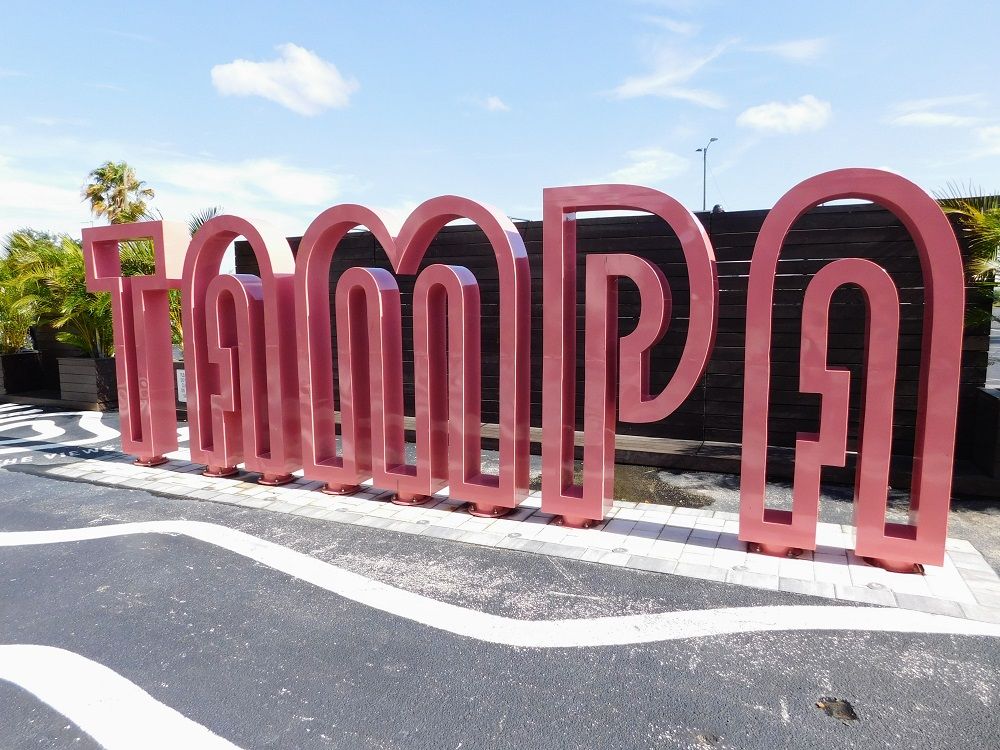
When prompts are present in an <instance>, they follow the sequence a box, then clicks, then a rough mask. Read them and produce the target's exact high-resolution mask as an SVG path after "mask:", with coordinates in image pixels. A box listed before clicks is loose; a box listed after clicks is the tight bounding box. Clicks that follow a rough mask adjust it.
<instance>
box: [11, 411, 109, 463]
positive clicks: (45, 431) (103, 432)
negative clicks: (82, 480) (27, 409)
mask: <svg viewBox="0 0 1000 750" xmlns="http://www.w3.org/2000/svg"><path fill="white" fill-rule="evenodd" d="M19 416H20V415H19ZM46 416H47V417H52V418H56V417H79V418H80V420H79V425H78V426H79V427H80V428H81V429H84V430H86V431H87V432H89V433H90V434H91V435H92V437H86V438H80V439H78V440H67V441H65V442H59V443H33V441H36V440H52V439H53V438H56V437H59V436H60V435H63V434H65V432H66V431H65V430H64V429H62V428H60V427H57V426H56V425H55V422H54V421H53V419H30V420H24V421H21V422H14V423H11V422H8V423H5V424H4V425H3V427H2V428H0V429H3V430H9V429H13V428H15V427H31V428H32V429H34V430H35V431H36V433H38V435H37V436H36V437H26V438H10V439H8V440H2V441H0V445H18V446H20V447H16V448H0V455H9V454H12V453H27V452H29V451H46V450H60V449H62V448H67V447H72V446H77V445H90V444H91V443H100V442H104V441H107V440H115V439H116V438H118V437H119V436H120V434H121V433H119V432H118V430H116V429H114V428H113V427H109V426H108V425H106V424H104V422H103V412H99V411H63V412H47V413H46ZM24 443H33V444H29V445H24Z"/></svg>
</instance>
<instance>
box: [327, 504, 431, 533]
mask: <svg viewBox="0 0 1000 750" xmlns="http://www.w3.org/2000/svg"><path fill="white" fill-rule="evenodd" d="M326 513H327V515H326V516H325V518H333V519H336V518H337V511H335V510H327V511H326ZM386 528H387V529H388V530H389V531H398V532H400V533H401V534H413V535H418V534H423V533H424V532H425V531H427V524H419V523H411V522H410V521H396V520H394V521H393V523H391V524H390V525H388V526H386Z"/></svg>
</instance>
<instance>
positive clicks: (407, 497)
mask: <svg viewBox="0 0 1000 750" xmlns="http://www.w3.org/2000/svg"><path fill="white" fill-rule="evenodd" d="M430 499H431V498H430V496H429V495H415V494H413V493H412V492H397V493H396V494H395V495H393V496H392V497H391V498H389V501H390V502H391V503H392V504H393V505H423V504H424V503H426V502H427V501H428V500H430Z"/></svg>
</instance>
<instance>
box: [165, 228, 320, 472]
mask: <svg viewBox="0 0 1000 750" xmlns="http://www.w3.org/2000/svg"><path fill="white" fill-rule="evenodd" d="M238 237H243V238H245V239H246V240H247V242H248V243H249V244H250V247H251V249H252V250H253V252H254V255H255V256H256V258H257V263H258V265H259V268H260V271H261V275H260V278H257V277H255V276H234V275H220V274H219V266H220V264H221V262H222V257H223V254H224V253H225V251H226V248H227V247H229V245H230V243H232V242H233V241H234V240H235V239H237V238H238ZM294 271H295V266H294V260H293V258H292V251H291V248H290V247H289V246H288V242H287V241H286V240H285V238H284V237H282V236H281V235H279V234H277V233H275V232H273V231H270V230H265V229H260V228H258V227H256V226H254V225H253V224H251V223H250V222H248V221H246V220H245V219H241V218H239V217H236V216H217V217H215V218H213V219H210V220H209V221H207V222H205V224H204V225H202V227H201V229H200V230H199V231H198V234H197V235H195V237H194V239H193V240H192V241H191V245H190V247H189V249H188V254H187V257H186V258H185V261H184V285H183V299H182V303H183V325H184V365H185V369H186V370H187V382H188V421H189V423H190V427H191V460H192V461H195V462H197V463H203V464H208V465H213V466H234V465H235V464H236V463H237V462H238V460H239V459H242V461H243V462H244V463H245V464H246V468H247V470H249V471H255V472H260V473H262V474H271V475H281V474H287V473H289V472H292V471H294V470H296V469H298V468H299V467H300V465H301V458H300V452H301V451H300V429H299V411H298V398H297V396H298V393H297V391H298V378H297V372H296V361H295V348H296V345H297V341H296V337H295V335H294V332H293V331H292V330H290V329H289V321H292V320H294V315H295V306H294V302H293V299H292V291H293V273H294Z"/></svg>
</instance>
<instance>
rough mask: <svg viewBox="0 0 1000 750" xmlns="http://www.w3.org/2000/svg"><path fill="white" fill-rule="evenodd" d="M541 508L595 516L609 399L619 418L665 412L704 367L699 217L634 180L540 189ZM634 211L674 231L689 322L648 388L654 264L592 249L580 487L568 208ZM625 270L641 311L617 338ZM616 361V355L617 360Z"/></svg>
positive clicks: (704, 280)
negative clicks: (665, 371)
mask: <svg viewBox="0 0 1000 750" xmlns="http://www.w3.org/2000/svg"><path fill="white" fill-rule="evenodd" d="M543 195H544V199H543V202H544V216H543V219H544V224H543V256H544V257H543V292H544V297H545V308H544V313H543V314H544V317H545V319H544V336H545V343H544V351H543V370H542V379H543V385H542V509H543V510H544V511H546V512H548V513H553V514H556V515H561V516H562V517H563V520H564V523H566V524H567V525H571V526H583V525H587V524H588V523H590V522H592V521H599V520H601V519H602V518H603V517H604V514H605V513H606V512H607V511H608V509H609V508H610V507H611V502H612V493H613V489H614V436H615V406H616V403H617V406H618V412H619V417H620V418H621V420H622V421H626V422H654V421H657V420H659V419H663V418H665V417H667V416H669V415H670V414H671V413H673V412H674V411H675V410H676V409H677V407H678V406H680V405H681V404H682V403H683V402H684V400H685V399H686V398H687V397H688V395H689V394H690V393H691V390H692V389H693V388H694V387H695V385H697V383H698V381H699V379H700V378H701V376H702V374H703V373H704V371H705V367H706V366H707V364H708V358H709V356H710V354H711V351H712V348H713V346H714V343H715V330H716V322H717V317H718V277H717V275H716V270H715V252H714V251H713V249H712V244H711V242H710V240H709V239H708V235H707V234H706V233H705V230H704V228H703V227H702V225H701V223H700V222H699V221H698V219H697V218H696V217H695V216H694V214H692V213H691V212H690V211H688V210H687V209H686V208H684V207H683V206H682V205H681V204H680V203H678V202H677V201H676V200H674V199H673V198H671V197H670V196H668V195H665V194H663V193H661V192H659V191H657V190H652V189H650V188H644V187H637V186H633V185H587V186H580V187H562V188H547V189H546V190H545V191H544V193H543ZM602 210H634V211H645V212H647V213H651V214H654V215H656V216H659V217H660V218H662V219H663V220H664V221H666V222H667V224H668V225H669V226H670V228H671V229H672V230H673V231H674V232H675V233H676V234H677V237H678V239H679V240H680V244H681V249H682V250H683V253H684V260H685V262H686V264H687V269H688V278H689V280H690V300H691V320H690V324H689V327H688V335H687V340H686V341H685V343H684V350H683V353H682V355H681V358H680V362H679V363H678V366H677V370H676V372H675V373H674V376H673V377H672V378H671V380H670V382H669V383H667V385H666V387H665V388H664V389H663V390H662V391H661V392H660V393H658V394H656V395H655V396H653V395H650V394H649V352H650V349H651V347H652V346H653V345H654V344H655V343H656V342H657V341H658V340H659V339H660V338H661V337H662V336H663V333H664V331H665V330H666V327H667V324H668V321H669V316H670V308H671V304H670V288H669V286H668V285H667V282H666V279H665V278H664V276H663V274H662V273H661V272H660V271H659V269H658V268H656V266H654V265H652V264H651V263H649V262H648V261H645V260H643V259H641V258H638V257H636V256H633V255H591V256H589V257H588V258H587V265H586V268H587V270H586V273H587V278H586V283H587V286H586V292H587V312H586V323H585V325H586V329H585V332H584V341H585V343H584V348H585V365H586V374H585V377H584V458H583V484H582V485H578V484H575V483H574V480H573V448H574V431H575V426H576V418H575V416H576V406H575V405H576V307H577V299H576V256H577V248H576V213H577V212H579V211H602ZM622 276H625V277H628V278H629V279H631V280H632V281H633V282H634V283H635V284H636V286H637V287H638V288H639V294H640V299H641V304H642V308H641V311H640V314H639V320H638V322H637V325H636V328H635V330H634V331H633V332H632V333H630V334H629V335H627V336H625V337H623V338H622V339H621V341H620V357H619V356H618V353H617V351H616V350H617V349H618V346H619V340H618V326H617V321H618V303H617V284H618V278H619V277H622ZM619 359H620V361H618V360H619Z"/></svg>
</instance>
